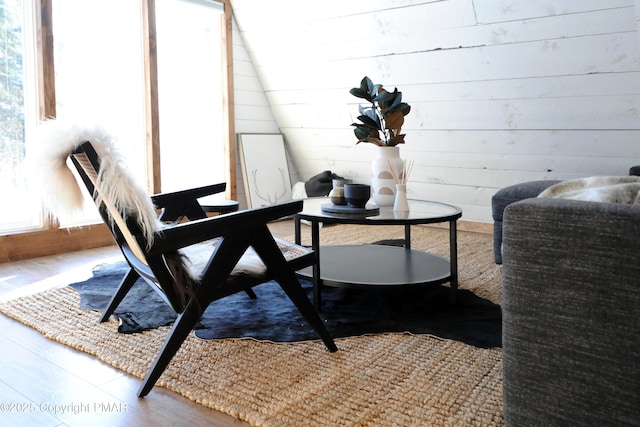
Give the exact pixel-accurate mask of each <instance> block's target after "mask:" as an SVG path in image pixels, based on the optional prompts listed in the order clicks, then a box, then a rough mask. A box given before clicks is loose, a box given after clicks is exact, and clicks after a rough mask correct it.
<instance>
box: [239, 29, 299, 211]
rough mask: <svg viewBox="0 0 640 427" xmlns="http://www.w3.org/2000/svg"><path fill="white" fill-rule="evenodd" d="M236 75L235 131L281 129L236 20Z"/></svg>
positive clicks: (294, 174) (241, 195)
mask: <svg viewBox="0 0 640 427" xmlns="http://www.w3.org/2000/svg"><path fill="white" fill-rule="evenodd" d="M233 70H234V73H233V78H234V99H235V103H234V106H235V132H236V134H242V133H269V134H271V133H281V132H280V127H279V126H278V122H277V121H276V118H275V116H274V113H273V109H272V107H271V104H270V102H269V100H268V99H267V95H266V93H265V90H264V88H263V86H262V82H261V80H260V78H259V76H258V74H257V72H256V68H255V67H254V64H253V60H252V58H251V56H250V55H249V52H248V51H247V49H246V48H245V43H244V40H243V38H242V34H241V33H240V32H239V31H238V26H237V24H236V22H235V19H234V20H233ZM238 148H239V147H236V184H237V200H238V202H239V203H240V209H245V208H246V207H247V199H246V192H245V188H244V179H243V178H242V168H241V166H240V161H241V159H240V154H239V150H238ZM286 148H287V151H288V153H287V155H288V160H289V172H290V174H291V181H292V183H295V182H296V181H298V179H299V178H298V172H297V169H296V165H295V164H294V162H293V160H292V156H291V155H290V152H289V147H288V146H287V147H286Z"/></svg>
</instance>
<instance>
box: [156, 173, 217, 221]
mask: <svg viewBox="0 0 640 427" xmlns="http://www.w3.org/2000/svg"><path fill="white" fill-rule="evenodd" d="M226 188H227V184H226V183H224V182H223V183H219V184H213V185H207V186H204V187H197V188H190V189H187V190H182V191H175V192H170V193H160V194H154V195H153V196H151V200H152V201H153V204H154V205H155V206H156V208H160V209H162V210H163V211H162V213H161V214H160V220H161V221H178V220H179V219H181V218H182V217H185V216H186V217H187V218H189V219H190V220H194V219H202V218H206V217H207V215H206V213H205V211H204V210H203V209H202V206H200V204H199V203H198V199H199V198H201V197H205V196H210V195H212V194H217V193H222V192H223V191H225V189H226Z"/></svg>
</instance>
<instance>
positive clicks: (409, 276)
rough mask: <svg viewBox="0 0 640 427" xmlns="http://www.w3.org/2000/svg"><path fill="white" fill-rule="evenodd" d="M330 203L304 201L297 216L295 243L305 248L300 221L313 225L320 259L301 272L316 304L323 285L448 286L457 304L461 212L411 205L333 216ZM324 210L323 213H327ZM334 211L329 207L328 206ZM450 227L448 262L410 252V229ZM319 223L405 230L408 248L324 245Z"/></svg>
mask: <svg viewBox="0 0 640 427" xmlns="http://www.w3.org/2000/svg"><path fill="white" fill-rule="evenodd" d="M328 205H331V202H330V201H329V199H328V198H324V197H322V198H310V199H305V200H304V207H303V209H302V211H301V212H298V213H297V214H296V215H294V220H295V236H296V237H295V238H296V243H298V244H300V243H301V221H302V220H305V221H308V222H309V223H310V224H311V246H312V248H313V250H314V251H315V252H316V254H317V256H318V262H317V263H316V264H315V265H314V266H313V267H309V268H306V269H304V270H301V271H299V272H298V273H299V274H300V275H302V276H303V277H307V278H309V279H311V280H312V282H313V300H314V304H315V306H316V308H317V309H320V307H321V293H320V291H321V288H322V286H334V287H356V288H376V289H379V288H392V287H400V286H418V285H420V286H421V285H431V284H440V283H446V282H449V283H450V285H451V300H452V302H453V303H455V300H456V293H457V289H458V247H457V226H456V225H457V223H456V221H457V220H458V219H459V218H460V217H461V216H462V210H461V209H460V208H458V207H456V206H453V205H449V204H446V203H439V202H431V201H419V200H409V211H408V212H395V211H394V210H393V208H392V207H380V208H379V209H376V206H375V205H367V206H366V208H367V209H366V211H367V212H366V213H358V212H356V211H354V212H353V213H350V212H349V211H347V212H345V213H341V212H332V211H334V210H333V209H326V208H327V207H328ZM323 206H324V207H325V209H323ZM329 207H330V206H329ZM441 222H448V223H449V248H450V251H449V259H448V260H447V259H445V258H443V257H440V256H438V255H434V254H431V253H428V252H422V251H416V250H412V249H411V226H412V225H418V224H434V223H441ZM320 224H362V225H402V226H404V231H405V233H404V234H405V238H404V247H397V246H388V245H350V244H348V242H345V245H339V246H322V245H321V244H320Z"/></svg>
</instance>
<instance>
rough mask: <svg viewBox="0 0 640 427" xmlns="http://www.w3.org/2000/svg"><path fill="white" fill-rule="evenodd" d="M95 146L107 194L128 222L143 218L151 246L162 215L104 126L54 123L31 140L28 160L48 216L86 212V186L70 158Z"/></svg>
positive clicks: (40, 127) (142, 223) (45, 127)
mask: <svg viewBox="0 0 640 427" xmlns="http://www.w3.org/2000/svg"><path fill="white" fill-rule="evenodd" d="M87 141H89V142H91V144H92V146H93V148H94V149H95V150H96V152H97V153H98V155H99V156H100V161H101V163H100V173H99V175H98V182H99V183H100V186H101V188H102V192H103V194H101V195H99V196H98V199H97V200H98V201H99V200H100V199H99V197H104V198H105V199H108V200H111V201H113V203H114V204H115V207H116V209H118V211H119V212H120V214H121V215H122V216H123V217H124V218H125V219H126V218H127V217H128V212H137V214H138V225H139V227H140V229H141V230H142V232H143V234H144V236H145V238H146V240H147V242H148V244H151V243H152V242H153V235H154V232H155V231H156V230H157V229H158V227H159V224H158V221H157V213H156V210H155V207H154V206H153V203H152V202H151V198H150V197H149V195H148V193H147V192H146V191H145V189H144V188H143V187H142V186H140V185H139V184H138V183H137V182H136V180H135V179H134V178H133V176H132V175H131V173H130V172H129V169H128V168H127V166H126V164H125V162H124V157H123V156H122V154H121V153H120V151H119V150H118V148H117V147H116V145H115V143H114V138H113V137H112V136H111V135H109V134H108V133H107V132H106V131H105V130H104V129H102V128H101V127H99V126H85V125H80V124H74V123H64V122H62V121H59V120H49V121H47V122H44V123H43V124H42V125H41V126H39V127H38V129H36V131H35V134H34V137H33V140H30V143H31V142H32V143H33V144H31V145H30V146H29V154H28V160H29V163H30V164H31V167H32V169H33V170H32V171H31V172H32V175H33V176H34V178H35V180H36V182H35V184H36V185H35V186H34V188H39V189H40V190H41V199H42V202H43V204H44V206H45V209H46V211H47V214H48V215H49V216H50V217H53V218H59V217H60V216H61V215H64V214H73V213H74V212H77V211H79V210H80V209H82V206H83V196H82V191H84V190H82V188H84V186H82V187H81V186H80V183H79V182H78V181H77V179H76V177H75V175H74V174H73V172H72V171H71V169H70V168H69V166H68V165H67V158H68V157H69V155H70V154H71V153H72V152H73V151H74V150H75V149H76V148H77V147H78V146H79V145H80V144H82V143H84V142H87Z"/></svg>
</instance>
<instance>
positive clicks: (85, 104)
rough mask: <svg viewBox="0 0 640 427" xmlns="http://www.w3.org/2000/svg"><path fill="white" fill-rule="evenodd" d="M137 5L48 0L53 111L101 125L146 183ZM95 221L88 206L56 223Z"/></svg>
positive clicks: (117, 0)
mask: <svg viewBox="0 0 640 427" xmlns="http://www.w3.org/2000/svg"><path fill="white" fill-rule="evenodd" d="M141 22H142V20H141V6H140V2H138V1H131V0H110V1H108V2H105V1H101V0H55V1H54V2H53V35H54V42H55V45H54V58H55V71H56V81H55V83H56V101H57V102H56V110H57V115H58V117H59V118H60V119H63V120H74V121H75V120H77V121H79V122H81V123H89V124H93V123H95V124H97V125H100V126H103V127H105V128H106V129H107V130H108V132H109V133H111V134H112V135H114V136H115V137H116V138H117V141H118V145H119V148H120V150H121V151H122V153H123V154H124V155H125V157H126V158H127V163H128V165H129V167H130V168H131V170H132V172H133V173H134V175H135V176H136V178H137V179H138V181H139V182H140V183H141V184H142V185H143V186H144V185H146V160H145V155H146V151H145V144H146V142H145V141H146V140H145V114H144V69H143V67H144V61H143V48H142V29H141V27H142V24H141ZM88 221H89V222H91V221H93V222H96V221H98V214H97V210H96V209H95V207H94V206H91V208H90V209H89V210H88V211H87V213H86V214H85V215H83V216H82V217H81V218H65V219H63V221H62V225H71V224H75V223H78V222H80V223H82V222H88Z"/></svg>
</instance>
